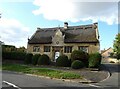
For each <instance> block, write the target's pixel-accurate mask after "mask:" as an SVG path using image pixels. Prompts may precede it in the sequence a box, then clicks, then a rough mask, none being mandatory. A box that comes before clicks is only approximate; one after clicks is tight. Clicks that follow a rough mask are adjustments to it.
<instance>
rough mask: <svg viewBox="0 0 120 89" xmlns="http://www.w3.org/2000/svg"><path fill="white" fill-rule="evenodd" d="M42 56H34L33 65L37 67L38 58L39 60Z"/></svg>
mask: <svg viewBox="0 0 120 89" xmlns="http://www.w3.org/2000/svg"><path fill="white" fill-rule="evenodd" d="M40 56H41V55H40V54H35V55H33V57H32V64H33V65H36V64H37V62H38V58H39V57H40Z"/></svg>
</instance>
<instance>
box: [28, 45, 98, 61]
mask: <svg viewBox="0 0 120 89" xmlns="http://www.w3.org/2000/svg"><path fill="white" fill-rule="evenodd" d="M34 46H40V51H39V52H33V47H34ZM44 46H50V47H51V50H50V52H44ZM64 46H72V51H74V50H78V46H88V53H89V54H91V53H95V52H99V49H100V46H99V43H97V44H96V43H67V44H63V48H62V50H63V51H62V52H63V53H62V54H65V55H67V56H68V58H70V57H71V53H64ZM53 47H54V46H53V44H28V47H27V49H28V50H27V51H28V52H29V53H33V54H41V55H42V54H47V55H48V56H49V57H50V58H51V59H52V60H53V58H54V51H53Z"/></svg>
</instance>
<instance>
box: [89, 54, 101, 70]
mask: <svg viewBox="0 0 120 89" xmlns="http://www.w3.org/2000/svg"><path fill="white" fill-rule="evenodd" d="M100 64H101V54H100V53H93V54H90V56H89V67H91V68H98V67H99V66H100Z"/></svg>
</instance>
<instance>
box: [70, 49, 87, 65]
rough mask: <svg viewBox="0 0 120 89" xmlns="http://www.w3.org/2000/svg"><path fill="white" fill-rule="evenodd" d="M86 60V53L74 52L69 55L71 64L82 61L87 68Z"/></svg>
mask: <svg viewBox="0 0 120 89" xmlns="http://www.w3.org/2000/svg"><path fill="white" fill-rule="evenodd" d="M88 58H89V55H88V53H86V52H84V51H82V50H74V51H73V52H72V53H71V60H72V62H73V61H75V60H79V61H82V62H83V63H84V64H85V66H86V67H88Z"/></svg>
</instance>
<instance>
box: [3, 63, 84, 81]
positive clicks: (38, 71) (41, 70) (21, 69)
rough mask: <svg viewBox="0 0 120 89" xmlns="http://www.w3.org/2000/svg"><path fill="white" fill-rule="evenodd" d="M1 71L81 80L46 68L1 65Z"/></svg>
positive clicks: (75, 76)
mask: <svg viewBox="0 0 120 89" xmlns="http://www.w3.org/2000/svg"><path fill="white" fill-rule="evenodd" d="M2 69H3V70H9V71H16V72H22V73H29V74H34V75H42V76H48V77H51V78H58V79H81V78H82V77H81V76H80V75H79V74H76V73H71V72H64V71H59V70H52V69H47V68H33V67H30V66H24V65H18V64H3V66H2Z"/></svg>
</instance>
